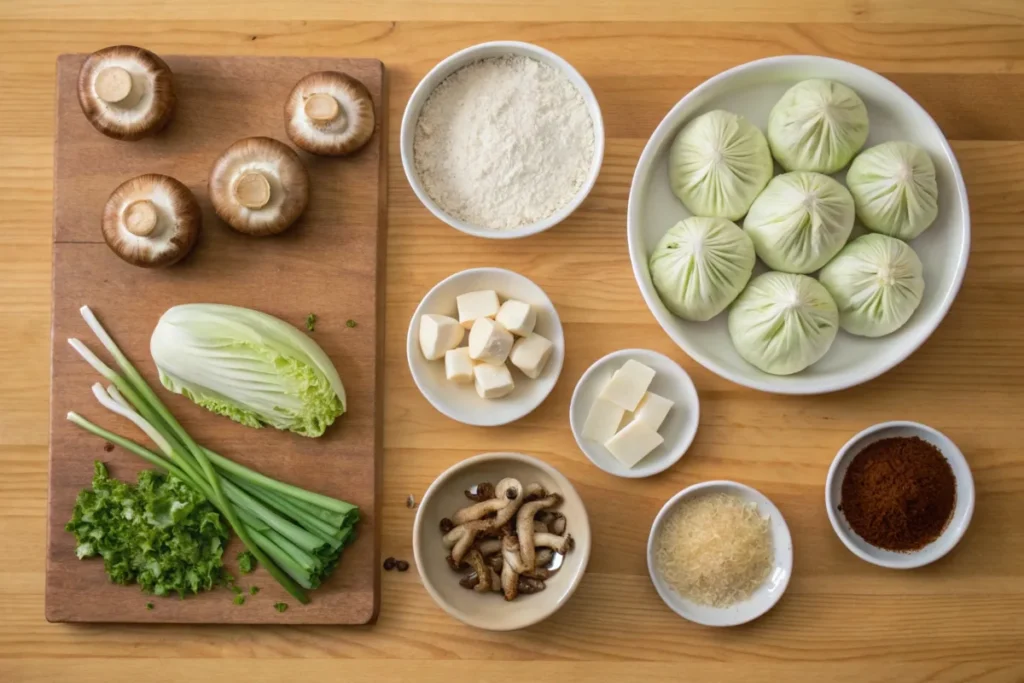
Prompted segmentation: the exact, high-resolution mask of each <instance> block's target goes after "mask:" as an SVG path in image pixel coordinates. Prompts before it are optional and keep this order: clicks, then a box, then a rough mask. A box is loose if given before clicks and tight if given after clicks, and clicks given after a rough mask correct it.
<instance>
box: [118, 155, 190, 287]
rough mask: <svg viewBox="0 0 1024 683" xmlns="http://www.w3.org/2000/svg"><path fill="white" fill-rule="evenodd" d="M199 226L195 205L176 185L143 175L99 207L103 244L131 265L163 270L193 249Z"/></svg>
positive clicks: (184, 189) (181, 186) (185, 190)
mask: <svg viewBox="0 0 1024 683" xmlns="http://www.w3.org/2000/svg"><path fill="white" fill-rule="evenodd" d="M202 222H203V214H202V211H201V210H200V209H199V203H198V202H196V198H195V197H194V196H193V195H192V192H191V191H190V190H189V189H188V188H187V187H186V186H185V185H184V184H183V183H182V182H180V181H178V180H175V179H174V178H171V177H170V176H165V175H159V174H156V173H149V174H146V175H141V176H138V177H137V178H132V179H131V180H129V181H127V182H125V183H122V184H121V185H120V186H118V188H117V189H116V190H114V192H113V193H112V194H111V195H110V199H108V200H107V204H106V206H104V208H103V221H102V227H103V239H105V240H106V242H107V244H108V245H109V246H110V248H111V249H112V250H113V251H114V253H115V254H117V255H118V256H120V257H121V258H123V259H124V260H125V261H127V262H128V263H131V264H132V265H135V266H142V267H145V268H155V267H159V266H169V265H171V264H172V263H176V262H177V261H180V260H181V259H183V258H184V257H185V255H186V254H188V252H189V251H191V249H192V247H193V246H195V243H196V240H197V239H198V238H199V229H200V227H201V226H202Z"/></svg>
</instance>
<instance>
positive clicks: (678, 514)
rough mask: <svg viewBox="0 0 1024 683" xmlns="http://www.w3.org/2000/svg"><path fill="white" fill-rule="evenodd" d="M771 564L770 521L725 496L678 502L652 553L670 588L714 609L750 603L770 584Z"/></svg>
mask: <svg viewBox="0 0 1024 683" xmlns="http://www.w3.org/2000/svg"><path fill="white" fill-rule="evenodd" d="M773 560H774V551H773V549H772V539H771V529H770V527H769V521H768V519H765V518H762V517H761V516H760V515H759V514H758V512H757V505H756V504H754V503H752V502H749V501H746V500H743V499H742V498H739V497H737V496H734V495H728V494H724V493H716V494H708V495H703V496H698V497H695V498H692V499H689V500H684V501H682V502H681V503H680V504H679V505H678V506H677V507H676V509H675V510H673V511H672V512H671V513H670V514H669V516H668V517H667V518H666V520H665V523H664V525H663V526H662V529H661V532H660V534H659V535H658V540H657V547H656V548H655V561H656V564H657V568H658V571H659V573H660V574H661V576H662V577H664V579H665V581H666V582H667V583H668V585H669V586H671V587H672V589H673V590H675V591H676V592H677V593H679V595H681V596H682V597H684V598H686V599H688V600H692V601H693V602H696V603H698V604H702V605H711V606H713V607H727V606H729V605H732V604H734V603H737V602H740V601H741V600H745V599H747V598H749V597H750V596H751V594H753V592H754V591H755V590H757V587H758V586H760V585H761V584H762V583H763V582H764V580H765V579H766V578H768V574H769V573H770V572H771V568H772V566H773V563H774V562H773Z"/></svg>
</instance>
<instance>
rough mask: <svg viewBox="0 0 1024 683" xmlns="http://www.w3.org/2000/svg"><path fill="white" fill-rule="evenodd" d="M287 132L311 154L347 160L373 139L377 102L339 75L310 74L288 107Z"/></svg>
mask: <svg viewBox="0 0 1024 683" xmlns="http://www.w3.org/2000/svg"><path fill="white" fill-rule="evenodd" d="M284 121H285V130H286V131H287V132H288V137H290V138H291V139H292V142H294V143H295V144H296V145H297V146H298V147H300V148H301V149H304V150H306V151H307V152H310V153H311V154H321V155H325V156H343V155H346V154H351V153H352V152H355V151H356V150H358V149H359V148H361V147H362V146H363V145H365V144H366V143H367V142H368V141H369V140H370V138H371V137H373V129H374V126H375V125H376V124H375V120H374V115H373V100H372V99H371V97H370V92H369V91H368V90H367V89H366V86H364V85H363V84H362V83H360V82H359V81H357V80H356V79H354V78H352V77H351V76H349V75H348V74H343V73H340V72H338V71H319V72H317V73H312V74H309V75H308V76H305V77H304V78H302V80H300V81H299V82H298V83H296V84H295V87H294V88H292V91H291V94H289V95H288V99H287V100H285V104H284Z"/></svg>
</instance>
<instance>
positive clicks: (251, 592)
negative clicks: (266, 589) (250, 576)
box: [249, 586, 260, 595]
mask: <svg viewBox="0 0 1024 683" xmlns="http://www.w3.org/2000/svg"><path fill="white" fill-rule="evenodd" d="M259 592H260V587H259V586H249V595H256V594H257V593H259Z"/></svg>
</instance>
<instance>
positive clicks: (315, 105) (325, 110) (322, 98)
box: [303, 92, 348, 128]
mask: <svg viewBox="0 0 1024 683" xmlns="http://www.w3.org/2000/svg"><path fill="white" fill-rule="evenodd" d="M303 110H304V111H305V112H306V116H308V117H309V120H310V121H311V122H312V123H314V124H321V125H323V124H327V123H332V122H334V121H338V123H339V124H340V127H342V128H344V127H345V126H346V125H347V124H348V121H347V120H346V118H345V112H344V111H342V109H341V106H340V105H339V104H338V100H336V99H334V98H333V97H331V96H330V95H329V94H327V93H323V92H318V93H314V94H312V95H310V96H309V97H307V98H306V104H305V105H304V107H303Z"/></svg>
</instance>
